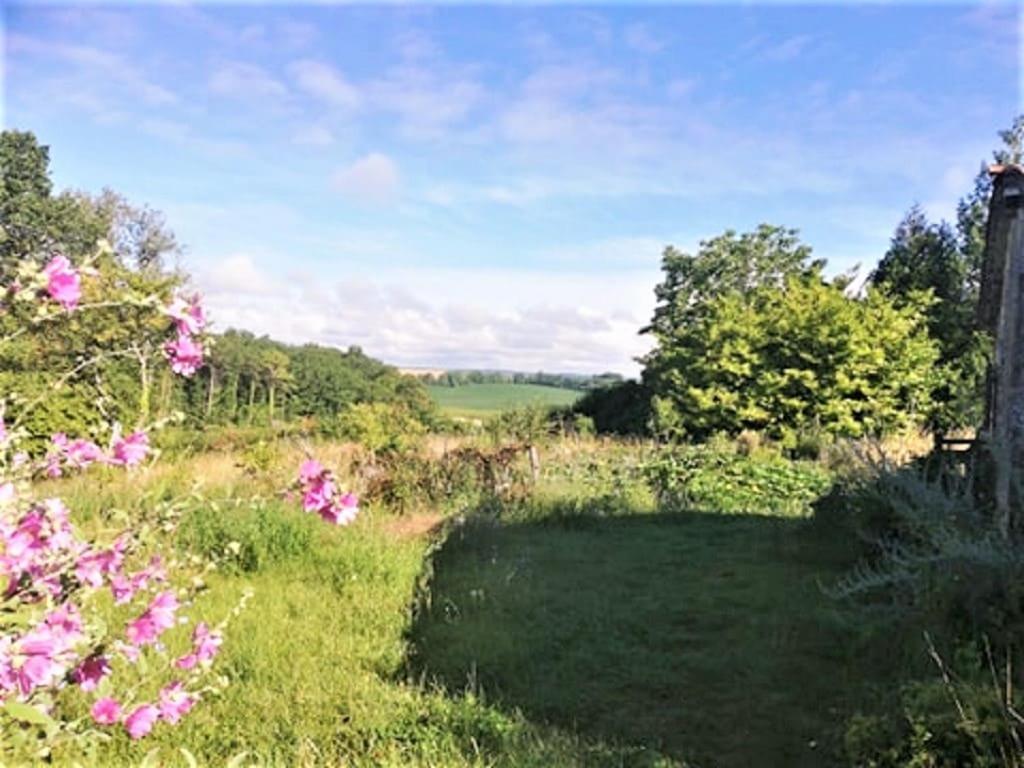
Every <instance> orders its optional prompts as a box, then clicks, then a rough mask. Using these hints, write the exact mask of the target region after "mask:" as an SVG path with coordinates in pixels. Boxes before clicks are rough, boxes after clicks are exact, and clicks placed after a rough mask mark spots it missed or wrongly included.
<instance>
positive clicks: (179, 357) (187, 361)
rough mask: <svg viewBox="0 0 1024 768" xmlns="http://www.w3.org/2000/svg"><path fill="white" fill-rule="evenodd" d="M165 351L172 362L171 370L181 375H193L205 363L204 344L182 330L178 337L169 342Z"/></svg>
mask: <svg viewBox="0 0 1024 768" xmlns="http://www.w3.org/2000/svg"><path fill="white" fill-rule="evenodd" d="M164 353H165V354H166V355H167V359H168V360H169V361H170V363H171V370H172V371H174V372H175V373H177V374H180V375H181V376H191V375H192V374H194V373H195V372H196V371H197V370H199V367H200V366H201V365H202V364H203V347H202V345H201V344H199V343H198V342H197V341H196V340H195V339H193V338H192V337H191V336H189V335H188V334H185V333H181V331H179V332H178V338H177V339H175V340H174V341H169V342H167V344H166V346H165V347H164Z"/></svg>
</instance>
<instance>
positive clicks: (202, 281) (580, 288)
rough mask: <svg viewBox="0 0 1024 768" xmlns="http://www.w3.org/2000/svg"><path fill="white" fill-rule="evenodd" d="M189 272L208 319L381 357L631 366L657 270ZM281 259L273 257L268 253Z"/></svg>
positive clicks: (524, 366) (246, 262) (245, 268)
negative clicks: (610, 275)
mask: <svg viewBox="0 0 1024 768" xmlns="http://www.w3.org/2000/svg"><path fill="white" fill-rule="evenodd" d="M204 261H205V262H207V263H210V262H211V261H212V262H213V263H214V264H215V266H213V267H212V268H208V269H207V270H205V271H201V272H199V273H198V274H197V283H198V285H199V287H200V289H201V290H202V291H203V293H204V295H205V297H206V303H207V304H208V306H209V308H210V313H211V316H212V318H213V320H214V323H215V327H216V328H218V329H221V330H223V329H224V328H227V327H236V328H245V329H247V330H250V331H253V332H254V333H257V334H262V333H267V334H269V335H271V336H273V337H274V338H278V339H281V340H283V341H290V342H295V343H299V342H308V341H314V342H316V343H320V344H326V345H332V346H337V347H341V348H345V347H348V346H350V345H352V344H357V345H359V346H361V347H363V349H365V350H366V352H367V353H368V354H371V355H374V356H376V357H378V358H380V359H383V360H385V361H386V362H390V363H395V364H399V365H428V366H434V365H437V366H444V367H481V368H482V367H488V368H490V367H502V368H514V369H519V370H525V371H534V370H547V371H579V372H600V371H605V370H617V371H621V372H623V373H627V374H635V373H636V372H637V370H638V366H637V365H636V364H635V362H633V358H635V357H636V356H638V355H641V354H643V353H644V352H645V351H647V349H648V348H649V346H650V341H649V339H647V338H646V337H641V336H639V335H638V334H637V330H638V329H639V327H640V326H641V325H643V323H644V322H646V320H647V319H648V318H649V316H650V309H651V307H652V306H653V293H652V290H651V288H652V287H653V285H654V280H655V279H656V277H657V275H656V272H653V271H650V270H632V271H625V272H622V273H621V274H619V275H617V276H616V277H615V278H614V279H609V278H608V277H602V276H600V275H595V274H592V273H587V272H566V273H552V272H550V271H521V270H503V269H489V268H482V269H459V270H456V269H430V270H408V269H406V270H402V271H401V272H399V271H389V270H387V269H386V268H385V269H383V270H377V271H376V272H374V273H373V274H371V275H367V274H353V275H350V276H348V277H345V278H339V277H338V276H337V275H334V274H331V273H329V272H328V273H325V272H323V271H318V272H317V273H316V274H292V275H280V274H272V273H271V272H269V271H264V270H261V269H260V268H259V267H257V266H256V265H255V263H254V262H253V260H252V258H251V257H249V256H247V255H244V254H235V255H232V256H229V257H227V258H225V259H223V260H222V261H220V262H216V261H214V260H210V259H204ZM276 261H279V262H283V261H284V260H283V259H280V260H276Z"/></svg>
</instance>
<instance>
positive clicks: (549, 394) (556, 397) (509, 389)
mask: <svg viewBox="0 0 1024 768" xmlns="http://www.w3.org/2000/svg"><path fill="white" fill-rule="evenodd" d="M427 389H428V390H429V391H430V396H431V397H433V398H434V402H436V403H437V404H438V406H439V407H440V408H442V409H443V410H444V411H445V412H447V413H448V414H450V415H452V416H465V417H470V418H472V417H476V418H480V417H482V416H489V415H493V414H495V413H499V412H501V411H504V410H508V409H509V408H517V407H520V406H524V405H541V406H560V405H572V404H573V403H574V402H576V400H577V399H579V397H580V396H581V394H582V393H581V392H579V391H577V390H574V389H563V388H561V387H547V386H543V385H540V384H464V385H463V386H461V387H444V386H436V385H432V386H429V387H427Z"/></svg>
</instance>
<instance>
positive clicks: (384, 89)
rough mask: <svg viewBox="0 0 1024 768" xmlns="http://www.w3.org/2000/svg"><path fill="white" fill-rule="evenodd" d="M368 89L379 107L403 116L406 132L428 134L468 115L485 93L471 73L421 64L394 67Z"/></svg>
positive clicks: (368, 86)
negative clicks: (445, 71) (419, 65)
mask: <svg viewBox="0 0 1024 768" xmlns="http://www.w3.org/2000/svg"><path fill="white" fill-rule="evenodd" d="M367 91H368V96H369V98H370V99H371V100H372V102H373V104H374V106H375V107H377V108H378V109H381V110H383V111H386V112H393V113H395V114H397V115H398V116H399V117H400V118H401V120H402V124H403V128H404V129H405V131H406V133H411V134H414V135H428V136H433V135H436V134H437V133H439V132H440V131H442V130H443V129H445V128H447V127H449V126H450V125H452V124H454V123H457V122H459V121H461V120H463V119H464V118H466V116H467V115H468V114H469V113H470V111H471V110H472V109H473V108H474V107H475V106H476V105H477V104H479V103H480V101H481V99H482V98H483V96H484V89H483V87H482V86H481V85H480V84H479V83H477V82H476V81H475V80H473V79H471V78H469V77H468V76H464V75H462V74H460V73H440V72H439V71H438V69H437V68H436V67H418V66H406V67H398V68H396V69H393V70H391V71H390V72H388V73H387V75H385V76H384V77H382V78H380V79H377V80H374V81H373V82H371V83H370V84H368V85H367Z"/></svg>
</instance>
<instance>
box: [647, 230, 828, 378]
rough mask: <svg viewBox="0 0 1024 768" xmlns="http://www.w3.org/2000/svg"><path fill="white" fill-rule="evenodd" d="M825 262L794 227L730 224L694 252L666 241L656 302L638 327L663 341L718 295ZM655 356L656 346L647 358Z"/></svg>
mask: <svg viewBox="0 0 1024 768" xmlns="http://www.w3.org/2000/svg"><path fill="white" fill-rule="evenodd" d="M823 264H824V262H820V261H811V249H810V248H809V247H807V246H806V245H803V244H802V243H801V242H800V241H799V239H798V238H797V232H796V230H792V229H784V228H782V227H775V226H771V225H769V224H762V225H761V226H759V227H758V228H757V229H756V230H755V231H753V232H746V233H743V234H741V235H739V236H737V234H736V233H735V232H734V231H732V230H728V231H726V232H725V233H724V234H722V235H719V236H718V237H715V238H712V239H711V240H704V241H702V242H701V244H700V248H699V250H698V251H697V253H696V254H688V253H684V252H681V251H678V250H676V249H675V248H673V247H672V246H668V247H667V248H666V249H665V252H664V254H663V255H662V260H661V269H662V272H663V273H664V278H663V280H662V282H661V283H660V284H658V286H657V287H656V288H655V289H654V295H655V297H656V299H657V301H658V304H657V306H656V307H655V310H654V317H653V319H652V320H651V324H650V325H649V326H648V327H647V328H645V329H644V330H643V331H642V333H653V334H654V335H655V337H656V338H657V339H658V342H659V344H661V345H665V344H666V342H667V341H668V340H670V339H673V338H674V337H676V336H677V335H679V334H681V333H685V331H686V329H687V328H689V327H692V326H693V325H694V324H695V323H699V322H700V321H701V320H702V318H703V317H704V316H705V314H706V312H707V310H708V308H709V307H710V306H712V305H713V304H714V302H715V301H716V300H717V298H718V297H719V296H722V295H725V294H732V293H736V294H739V295H740V296H747V295H749V294H750V293H751V292H753V291H756V290H758V289H760V288H765V287H773V286H774V287H781V286H782V285H783V284H784V283H785V282H786V280H787V279H789V278H791V277H796V276H808V277H809V276H812V275H814V274H816V273H817V271H818V270H819V269H820V268H821V267H822V266H823ZM657 357H658V353H657V351H656V352H655V353H654V355H653V357H651V358H648V360H649V362H654V361H656V360H657Z"/></svg>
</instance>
